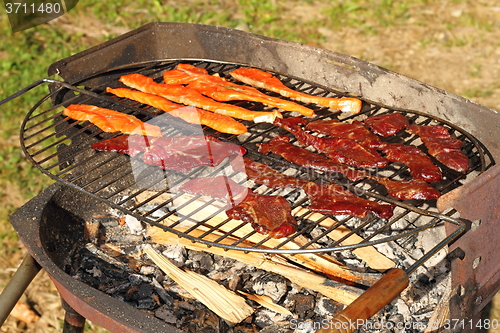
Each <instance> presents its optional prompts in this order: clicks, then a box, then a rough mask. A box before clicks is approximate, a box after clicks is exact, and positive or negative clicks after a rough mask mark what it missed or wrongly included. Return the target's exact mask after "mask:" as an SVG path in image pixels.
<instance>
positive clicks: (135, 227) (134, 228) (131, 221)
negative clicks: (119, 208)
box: [125, 215, 144, 235]
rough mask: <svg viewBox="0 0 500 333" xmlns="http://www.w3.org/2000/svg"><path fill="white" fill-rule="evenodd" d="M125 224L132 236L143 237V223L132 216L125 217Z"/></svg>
mask: <svg viewBox="0 0 500 333" xmlns="http://www.w3.org/2000/svg"><path fill="white" fill-rule="evenodd" d="M125 223H126V224H127V226H128V227H129V229H130V233H131V234H132V235H142V234H143V233H144V228H143V227H142V223H141V222H140V221H139V220H138V219H137V218H135V217H134V216H132V215H125Z"/></svg>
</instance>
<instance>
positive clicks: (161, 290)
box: [151, 278, 174, 308]
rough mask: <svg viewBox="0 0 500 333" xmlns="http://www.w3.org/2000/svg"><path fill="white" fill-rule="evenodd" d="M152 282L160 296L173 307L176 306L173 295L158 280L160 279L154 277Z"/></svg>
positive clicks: (166, 303)
mask: <svg viewBox="0 0 500 333" xmlns="http://www.w3.org/2000/svg"><path fill="white" fill-rule="evenodd" d="M151 283H152V285H153V287H154V288H155V292H156V293H157V294H158V296H160V298H161V299H162V301H163V303H165V305H167V306H169V307H170V308H172V307H173V306H174V299H173V298H172V296H170V295H169V293H168V292H167V291H166V290H165V288H163V287H162V286H161V284H160V283H159V282H158V280H156V279H155V278H153V279H152V282H151Z"/></svg>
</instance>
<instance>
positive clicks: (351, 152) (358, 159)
mask: <svg viewBox="0 0 500 333" xmlns="http://www.w3.org/2000/svg"><path fill="white" fill-rule="evenodd" d="M313 137H314V136H313ZM310 142H311V145H312V146H313V147H314V149H316V150H317V151H319V152H321V153H323V154H325V155H326V156H327V157H329V158H331V159H332V160H334V161H335V162H337V163H342V164H347V165H351V166H355V167H360V168H385V167H386V166H387V165H388V164H389V162H388V161H387V159H385V158H384V157H382V156H381V155H380V154H379V153H377V152H376V151H375V150H372V149H370V148H366V147H363V146H362V145H360V144H359V143H357V142H355V141H353V140H349V139H337V138H327V137H325V138H320V137H314V139H312V140H311V141H310Z"/></svg>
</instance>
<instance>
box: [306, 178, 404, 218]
mask: <svg viewBox="0 0 500 333" xmlns="http://www.w3.org/2000/svg"><path fill="white" fill-rule="evenodd" d="M303 189H304V191H305V192H306V194H307V196H308V197H309V200H310V201H311V204H310V205H309V206H308V208H309V209H310V210H312V211H314V212H318V213H321V214H327V215H351V216H356V217H360V218H363V217H366V216H367V215H368V214H369V213H370V212H371V213H373V214H375V216H377V217H380V218H384V219H388V218H390V217H391V216H392V214H393V211H394V207H395V205H388V204H387V205H385V204H379V203H378V202H375V201H370V200H366V199H363V198H360V197H358V196H357V195H355V194H354V193H352V192H349V191H348V190H345V189H344V188H343V187H341V186H339V185H335V184H331V185H324V184H318V183H313V182H309V183H308V184H307V185H306V186H304V187H303Z"/></svg>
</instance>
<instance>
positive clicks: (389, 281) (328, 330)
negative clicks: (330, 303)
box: [316, 268, 409, 333]
mask: <svg viewBox="0 0 500 333" xmlns="http://www.w3.org/2000/svg"><path fill="white" fill-rule="evenodd" d="M408 283H409V281H408V275H407V274H406V272H405V271H403V270H402V269H399V268H393V269H391V270H390V271H389V272H387V273H386V274H385V275H384V276H383V277H382V278H381V279H380V280H378V281H377V282H376V283H375V284H374V285H373V286H371V287H370V288H369V289H368V290H367V291H365V292H364V293H363V294H362V295H361V296H359V297H358V298H357V299H356V300H355V301H354V302H352V303H351V304H349V305H348V306H347V307H346V308H345V309H344V310H342V311H341V312H339V313H338V314H337V315H336V316H335V318H333V319H332V321H331V322H329V323H328V325H323V327H322V328H320V329H319V330H317V331H316V333H352V332H354V331H355V330H356V329H358V328H360V327H362V326H363V325H364V324H365V323H366V320H367V319H369V318H370V317H371V316H373V315H374V314H376V313H377V312H378V311H379V310H380V309H382V308H383V307H384V306H386V305H387V304H389V303H390V302H391V301H392V300H393V299H394V298H396V297H397V296H398V295H399V294H400V293H401V292H402V291H403V290H404V289H405V288H406V287H407V286H408ZM326 326H328V327H326Z"/></svg>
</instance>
